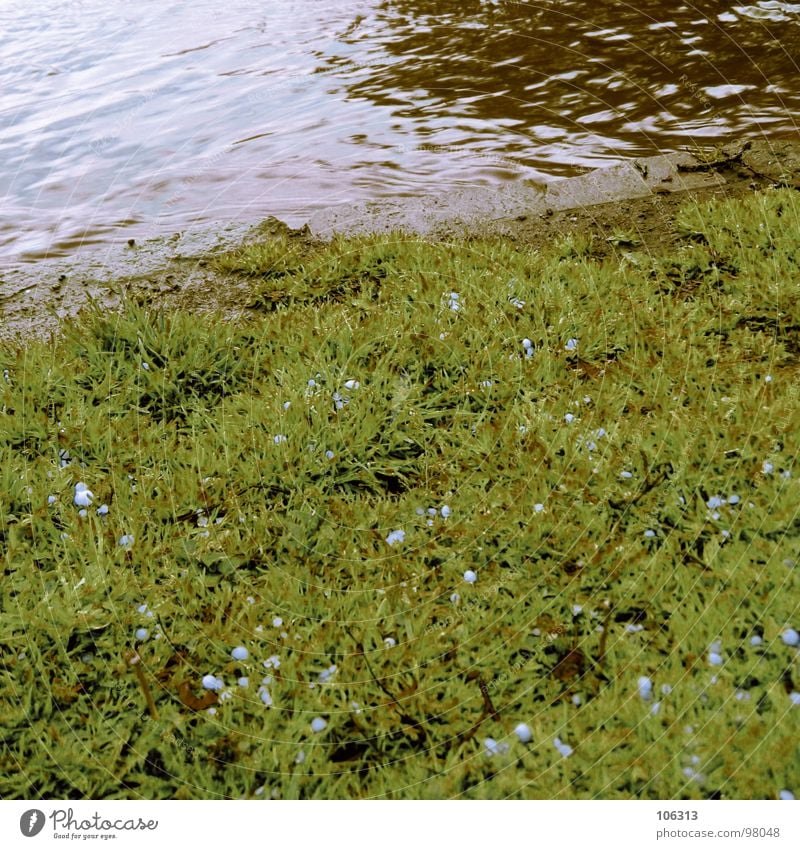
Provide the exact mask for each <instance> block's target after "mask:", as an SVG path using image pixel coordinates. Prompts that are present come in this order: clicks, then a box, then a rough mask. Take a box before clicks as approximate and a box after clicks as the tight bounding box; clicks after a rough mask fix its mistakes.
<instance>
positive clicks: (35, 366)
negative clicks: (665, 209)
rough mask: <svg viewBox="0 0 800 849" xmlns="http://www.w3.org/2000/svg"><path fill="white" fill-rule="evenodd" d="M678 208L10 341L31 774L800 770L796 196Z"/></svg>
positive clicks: (18, 588)
mask: <svg viewBox="0 0 800 849" xmlns="http://www.w3.org/2000/svg"><path fill="white" fill-rule="evenodd" d="M677 223H678V227H679V230H680V232H681V233H682V234H683V235H684V243H683V246H682V247H681V249H680V250H679V251H677V252H672V253H671V254H670V255H669V256H654V255H650V254H648V253H647V252H643V251H640V250H637V246H636V243H635V239H633V238H632V237H631V236H630V234H619V236H618V237H615V241H614V244H615V246H616V248H617V254H616V256H614V257H612V258H609V257H605V258H603V259H600V258H598V257H595V256H593V252H594V250H595V247H596V246H595V245H594V244H593V243H592V241H591V240H590V239H578V240H576V239H573V240H566V241H564V242H562V243H560V244H558V245H554V246H553V248H552V250H550V251H547V252H536V251H531V250H525V249H521V248H517V247H514V246H513V245H511V244H509V243H504V242H502V241H487V242H481V243H477V242H472V243H462V244H431V243H427V242H423V241H418V240H412V239H410V238H403V237H395V238H381V239H363V240H356V241H348V240H339V241H336V242H334V243H333V244H332V245H330V246H329V247H327V248H323V247H318V248H314V249H310V248H307V247H305V248H302V249H301V248H300V247H298V246H296V245H295V243H293V242H292V240H291V239H288V238H287V239H276V240H272V241H270V242H267V243H265V244H263V245H260V246H254V247H250V248H247V249H243V250H241V251H239V252H237V253H234V254H229V255H226V256H223V257H219V258H218V259H217V260H216V262H217V265H218V268H220V269H221V270H224V271H226V272H228V273H229V274H231V275H233V276H234V277H236V279H237V280H241V279H242V278H248V279H250V280H251V281H252V295H251V302H250V309H249V313H248V315H249V318H248V319H247V320H241V321H237V322H235V323H233V322H225V321H222V320H221V319H219V318H214V317H208V316H206V317H202V318H198V317H196V316H188V315H185V314H183V315H182V314H175V313H173V314H168V313H165V312H159V311H155V310H151V309H149V308H147V307H146V306H137V305H135V304H130V305H129V306H127V307H126V309H125V310H124V311H123V312H122V314H119V315H116V314H115V315H104V314H101V313H99V312H96V313H87V314H85V315H84V316H83V317H82V318H81V319H79V320H78V321H77V322H75V323H71V324H68V325H65V327H64V332H63V334H62V335H61V336H60V337H59V339H58V340H57V341H55V342H53V343H39V342H31V343H30V344H29V345H28V346H26V347H25V348H23V349H11V348H6V349H4V350H3V351H2V352H1V353H0V358H1V359H2V369H3V376H4V378H5V379H4V380H2V381H0V404H2V413H0V543H1V544H2V554H3V567H4V580H3V582H2V585H1V589H0V592H1V593H2V610H3V615H2V625H1V626H0V651H2V661H3V663H2V671H1V672H0V693H2V707H0V710H1V711H2V728H3V732H2V733H3V738H4V745H3V749H2V753H0V759H2V769H0V795H2V797H31V798H36V797H39V796H42V797H49V798H52V797H59V798H72V799H74V798H79V797H91V798H136V797H145V798H169V797H173V796H176V797H179V798H216V797H233V798H270V797H272V798H298V797H301V798H350V797H387V796H388V797H391V798H441V797H461V798H505V797H512V798H592V797H600V798H630V797H637V798H662V799H666V798H777V797H778V795H779V794H780V793H781V791H787V790H788V791H793V792H795V793H796V794H798V795H800V780H798V776H799V775H800V751H798V745H797V740H798V730H799V728H798V726H799V725H800V723H799V721H798V720H800V704H798V702H800V695H798V690H800V666H799V665H798V648H797V646H796V645H794V643H795V638H797V641H798V642H800V637H798V636H797V634H796V633H795V631H794V630H792V629H798V630H800V611H799V610H798V598H799V596H798V584H799V583H800V570H799V569H798V567H797V565H796V564H797V561H798V557H799V556H800V552H798V547H799V539H800V519H798V507H797V505H798V501H800V499H799V498H798V474H797V470H796V458H797V435H798V430H797V409H798V368H799V365H800V288H798V279H800V247H799V246H800V240H798V233H800V202H799V201H798V194H797V193H796V192H794V191H791V190H780V191H772V192H766V193H764V194H759V195H756V196H754V197H752V198H749V199H747V200H744V201H736V202H728V203H714V204H708V205H705V206H700V207H698V206H687V207H686V209H685V210H684V211H683V212H682V213H681V214H680V216H679V219H678V222H677ZM605 247H606V248H607V245H605ZM235 649H244V650H245V651H241V650H240V651H236V652H235V655H236V658H234V656H232V652H234V650H235ZM245 655H246V657H245ZM137 658H138V663H137V662H135V661H136V660H137ZM132 661H133V662H132ZM204 684H205V686H204ZM312 723H313V724H312ZM526 732H529V734H530V737H531V739H530V740H527V737H528V736H529V735H528V733H526ZM520 738H522V739H520Z"/></svg>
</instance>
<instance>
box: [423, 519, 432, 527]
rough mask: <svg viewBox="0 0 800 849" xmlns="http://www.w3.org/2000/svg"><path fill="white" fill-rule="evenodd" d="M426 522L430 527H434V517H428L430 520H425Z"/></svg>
mask: <svg viewBox="0 0 800 849" xmlns="http://www.w3.org/2000/svg"><path fill="white" fill-rule="evenodd" d="M425 524H426V525H427V526H428V527H429V528H432V527H433V519H428V521H427V522H425Z"/></svg>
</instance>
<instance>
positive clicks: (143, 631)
mask: <svg viewBox="0 0 800 849" xmlns="http://www.w3.org/2000/svg"><path fill="white" fill-rule="evenodd" d="M148 634H149V631H148V630H147V628H137V629H136V634H135V635H134V636H135V637H136V639H137V640H146V639H147V636H148Z"/></svg>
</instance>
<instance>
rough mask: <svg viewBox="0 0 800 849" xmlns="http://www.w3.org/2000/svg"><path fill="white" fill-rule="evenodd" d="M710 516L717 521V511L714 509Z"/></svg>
mask: <svg viewBox="0 0 800 849" xmlns="http://www.w3.org/2000/svg"><path fill="white" fill-rule="evenodd" d="M711 518H712V519H713V520H714V521H715V522H716V521H717V519H719V513H717V511H716V510H715V511H714V512H713V513H712V514H711Z"/></svg>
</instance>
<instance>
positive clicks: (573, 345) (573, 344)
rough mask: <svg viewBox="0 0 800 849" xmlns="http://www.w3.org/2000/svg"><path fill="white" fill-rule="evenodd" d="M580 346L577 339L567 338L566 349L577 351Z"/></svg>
mask: <svg viewBox="0 0 800 849" xmlns="http://www.w3.org/2000/svg"><path fill="white" fill-rule="evenodd" d="M577 347H578V340H577V339H567V344H566V345H564V350H566V351H575V350H576V349H577Z"/></svg>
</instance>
